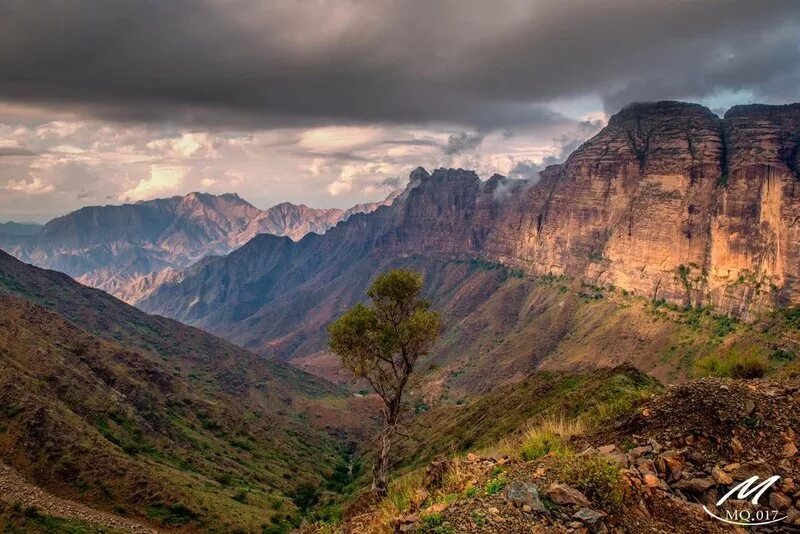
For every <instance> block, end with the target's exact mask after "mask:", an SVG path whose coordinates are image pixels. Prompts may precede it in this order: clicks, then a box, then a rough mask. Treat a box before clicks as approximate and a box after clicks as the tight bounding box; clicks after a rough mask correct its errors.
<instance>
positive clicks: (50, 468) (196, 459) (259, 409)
mask: <svg viewBox="0 0 800 534" xmlns="http://www.w3.org/2000/svg"><path fill="white" fill-rule="evenodd" d="M0 359H2V360H3V361H4V362H5V365H3V366H2V370H0V397H2V399H0V406H1V407H2V408H0V459H2V461H3V462H5V463H7V464H9V465H11V466H13V467H14V468H15V469H17V470H18V471H19V472H20V473H22V474H23V475H24V476H25V477H27V478H28V479H30V480H31V481H33V482H35V483H37V484H40V485H42V487H43V488H46V489H47V490H50V491H52V492H54V493H56V494H58V495H61V496H64V497H65V498H69V499H72V500H76V501H80V502H84V503H87V504H91V505H93V506H97V507H99V508H105V509H108V510H113V511H114V512H115V513H118V514H123V515H129V516H133V517H139V518H140V519H143V520H148V521H151V522H155V523H161V524H163V525H177V526H183V527H184V528H188V529H189V530H193V529H197V528H201V529H212V530H213V529H215V528H216V529H222V530H232V529H235V528H244V529H245V530H247V529H252V528H260V525H262V524H266V523H268V522H270V521H271V520H272V518H273V517H274V523H275V524H276V525H278V526H280V525H284V526H285V527H287V528H288V526H290V525H291V524H295V523H294V521H295V520H296V518H297V515H296V505H295V503H294V502H293V501H292V500H291V498H290V497H291V496H293V495H294V492H295V491H296V490H297V488H299V487H300V486H302V485H303V484H312V485H314V486H318V487H319V488H320V489H325V486H324V484H323V481H324V480H325V478H326V477H329V476H331V474H332V472H333V470H335V469H336V468H337V466H340V464H343V463H344V462H345V455H346V453H347V444H346V443H344V441H343V440H340V439H335V438H334V437H332V434H331V433H332V432H336V433H338V434H339V435H343V431H342V428H335V427H334V425H336V421H337V418H336V417H331V418H330V419H329V420H327V421H325V422H323V421H321V420H320V423H321V424H327V425H329V428H328V431H324V430H323V429H322V428H320V427H317V426H316V425H315V424H310V423H314V422H315V420H316V418H317V416H318V415H320V414H323V415H324V414H326V413H328V412H329V411H330V408H331V407H334V406H338V407H339V410H345V411H346V410H347V407H346V403H347V402H349V401H348V398H347V397H346V396H344V395H342V394H341V393H340V392H339V390H338V389H336V388H335V387H334V386H333V385H331V384H328V383H326V382H323V381H320V380H318V379H315V378H313V377H311V376H309V375H307V374H305V373H302V372H300V371H297V370H296V369H293V368H291V367H288V366H285V365H281V364H277V363H274V362H268V361H265V360H264V359H263V358H262V357H259V356H257V355H255V354H252V353H250V352H247V351H245V350H242V349H240V348H239V347H236V346H234V345H231V344H230V343H228V342H225V341H222V340H220V339H218V338H215V337H213V336H211V335H209V334H207V333H205V332H203V331H201V330H197V329H195V328H191V327H187V326H185V325H182V324H180V323H177V322H175V321H172V320H170V319H165V318H161V317H153V316H149V315H147V314H145V313H143V312H141V311H139V310H137V309H135V308H133V307H131V306H128V305H126V304H124V303H122V302H120V301H118V300H117V299H115V298H113V297H111V296H109V295H107V294H105V293H103V292H101V291H99V290H95V289H91V288H87V287H84V286H81V285H79V284H77V283H76V282H74V281H73V280H71V279H70V278H69V277H68V276H66V275H64V274H61V273H57V272H55V271H46V270H42V269H38V268H35V267H32V266H29V265H26V264H24V263H22V262H19V261H18V260H16V259H14V258H12V257H10V256H8V255H6V254H4V253H0ZM321 466H325V467H321Z"/></svg>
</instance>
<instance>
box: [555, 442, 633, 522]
mask: <svg viewBox="0 0 800 534" xmlns="http://www.w3.org/2000/svg"><path fill="white" fill-rule="evenodd" d="M556 471H557V473H558V477H559V480H563V481H564V482H566V483H567V484H569V485H570V486H572V487H574V488H577V489H578V490H580V491H582V492H583V493H584V494H585V495H586V496H587V497H589V498H590V499H592V500H593V501H595V502H597V503H599V504H601V505H602V506H603V507H605V508H606V509H610V510H616V509H619V508H620V507H621V506H622V500H623V498H624V496H625V483H624V481H623V479H622V475H621V474H620V471H619V465H617V464H615V463H613V462H611V461H609V460H608V459H606V458H603V457H602V456H577V455H575V454H565V455H563V456H559V457H558V461H557V464H556Z"/></svg>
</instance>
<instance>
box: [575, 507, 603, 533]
mask: <svg viewBox="0 0 800 534" xmlns="http://www.w3.org/2000/svg"><path fill="white" fill-rule="evenodd" d="M606 515H607V514H605V513H604V512H598V511H596V510H592V509H591V508H581V509H580V510H578V511H577V512H575V513H574V514H573V515H572V517H573V519H577V520H578V521H580V522H581V523H583V524H584V525H586V526H587V527H588V528H589V532H592V533H596V532H601V531H605V526H604V525H603V518H604V517H606Z"/></svg>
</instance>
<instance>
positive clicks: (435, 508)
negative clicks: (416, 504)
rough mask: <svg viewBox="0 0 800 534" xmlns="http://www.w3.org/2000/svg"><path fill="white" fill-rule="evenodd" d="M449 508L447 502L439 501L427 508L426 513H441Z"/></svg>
mask: <svg viewBox="0 0 800 534" xmlns="http://www.w3.org/2000/svg"><path fill="white" fill-rule="evenodd" d="M445 510H447V503H444V502H437V503H435V504H432V505H430V506H428V507H427V508H425V513H426V514H441V513H442V512H444V511H445Z"/></svg>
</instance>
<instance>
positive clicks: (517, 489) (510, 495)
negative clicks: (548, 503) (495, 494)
mask: <svg viewBox="0 0 800 534" xmlns="http://www.w3.org/2000/svg"><path fill="white" fill-rule="evenodd" d="M506 500H507V501H508V502H510V503H511V504H513V505H514V506H516V507H517V508H523V509H524V507H528V510H526V511H535V512H544V511H545V508H544V504H542V501H541V499H540V498H539V487H538V486H537V485H536V484H534V483H533V482H521V481H518V480H517V481H514V482H512V483H511V484H509V486H508V488H507V489H506Z"/></svg>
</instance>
